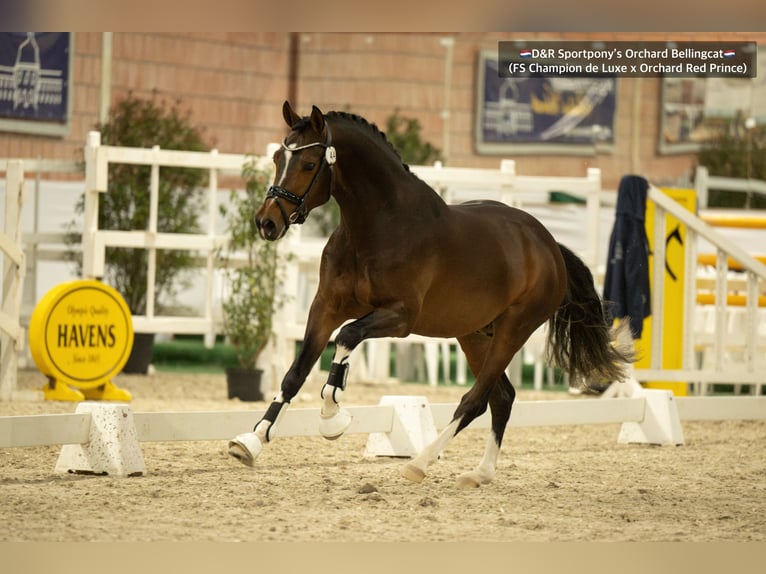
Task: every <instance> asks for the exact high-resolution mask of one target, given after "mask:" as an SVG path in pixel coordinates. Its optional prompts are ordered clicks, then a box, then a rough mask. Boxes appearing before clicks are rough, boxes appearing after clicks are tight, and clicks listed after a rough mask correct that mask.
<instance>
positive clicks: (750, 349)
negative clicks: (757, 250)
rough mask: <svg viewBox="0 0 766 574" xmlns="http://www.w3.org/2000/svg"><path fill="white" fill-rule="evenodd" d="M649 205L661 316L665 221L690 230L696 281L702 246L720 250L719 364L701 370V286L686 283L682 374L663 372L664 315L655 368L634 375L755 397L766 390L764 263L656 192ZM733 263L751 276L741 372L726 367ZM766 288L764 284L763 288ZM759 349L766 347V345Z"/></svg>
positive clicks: (688, 257) (656, 335)
mask: <svg viewBox="0 0 766 574" xmlns="http://www.w3.org/2000/svg"><path fill="white" fill-rule="evenodd" d="M648 200H649V201H652V202H653V203H654V205H655V223H654V233H655V236H654V253H653V256H654V261H653V265H654V277H653V283H652V286H651V290H652V302H651V304H652V309H654V310H660V309H662V306H663V299H662V297H663V292H664V278H665V237H664V233H665V218H666V216H667V215H672V216H673V217H675V218H676V219H677V220H678V221H679V222H680V223H682V224H683V225H685V226H686V233H687V240H686V241H685V245H684V250H685V251H684V257H685V270H684V272H685V276H686V277H689V278H695V279H696V277H697V243H698V239H699V238H704V239H705V240H706V241H708V242H709V243H711V244H712V245H714V246H715V248H716V274H715V282H714V290H715V328H714V337H713V341H712V353H713V356H714V362H713V366H712V369H711V368H707V367H705V368H700V367H699V366H697V364H696V363H697V357H696V350H695V347H696V345H697V343H698V341H697V339H698V338H699V331H700V329H698V328H697V326H696V325H695V319H696V315H697V314H696V313H695V307H696V305H697V303H696V301H697V281H695V280H690V281H685V283H684V290H685V293H684V297H683V299H684V314H683V324H684V328H683V333H684V338H683V352H682V367H681V368H680V369H667V368H662V367H661V365H662V353H663V320H662V313H654V314H653V321H652V344H651V368H650V369H640V370H636V371H635V375H636V378H637V379H638V380H639V381H648V380H662V381H678V382H689V383H693V384H699V385H700V392H701V393H705V392H706V390H707V386H708V385H709V384H711V383H735V384H752V385H755V391H756V393H760V391H761V386H762V385H764V384H766V372H763V371H761V372H759V371H758V370H757V369H756V362H755V360H756V352H757V347H758V345H759V333H758V327H759V323H758V317H759V313H758V295H759V290H760V289H762V288H761V287H759V282H766V265H764V264H763V263H761V262H759V261H758V260H757V259H755V258H754V257H753V256H752V255H750V254H749V253H748V252H747V251H746V250H745V249H743V248H742V247H740V246H739V245H737V244H736V243H734V242H733V241H731V240H730V239H728V238H727V237H725V236H724V235H722V234H721V233H720V232H718V231H717V230H715V229H714V228H713V227H711V226H709V225H708V224H706V223H705V222H704V221H702V220H701V219H700V218H698V217H697V216H695V215H694V214H693V213H691V212H689V211H688V210H686V209H685V208H683V207H682V206H681V205H679V204H678V203H676V202H675V201H674V200H673V199H671V198H670V197H669V196H667V195H666V194H664V193H663V192H662V191H660V190H659V189H657V188H656V187H653V186H650V188H649V194H648ZM728 257H732V258H734V259H736V260H737V261H738V262H739V263H740V264H741V265H742V266H743V267H744V269H745V276H746V281H745V285H746V293H747V302H746V313H745V317H746V320H745V327H744V333H743V335H744V337H743V343H744V345H743V346H744V362H743V365H742V367H743V368H742V369H736V368H735V367H734V366H733V365H731V364H725V363H724V351H725V349H726V346H727V328H726V322H727V305H726V301H727V295H728V289H727V282H728V267H727V260H728ZM763 284H766V283H761V285H763ZM760 344H762V345H763V344H766V342H762V343H760Z"/></svg>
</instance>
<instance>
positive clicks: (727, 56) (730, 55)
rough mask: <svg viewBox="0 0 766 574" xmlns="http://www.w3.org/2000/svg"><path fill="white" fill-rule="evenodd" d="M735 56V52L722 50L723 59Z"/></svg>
mask: <svg viewBox="0 0 766 574" xmlns="http://www.w3.org/2000/svg"><path fill="white" fill-rule="evenodd" d="M736 55H737V52H735V51H734V50H724V51H723V57H724V58H733V57H734V56H736Z"/></svg>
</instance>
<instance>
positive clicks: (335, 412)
mask: <svg viewBox="0 0 766 574" xmlns="http://www.w3.org/2000/svg"><path fill="white" fill-rule="evenodd" d="M342 394H343V391H341V390H340V389H339V388H337V387H333V386H331V385H325V386H324V387H323V388H322V396H323V397H324V405H323V406H322V410H321V412H320V414H319V432H320V434H321V435H322V436H323V437H325V438H326V439H327V440H335V439H337V438H339V437H340V436H341V435H342V434H343V433H344V432H346V429H348V427H349V425H351V419H352V418H353V417H352V416H351V413H349V412H348V411H347V410H346V409H344V408H341V406H340V405H338V403H337V401H338V400H340V397H341V395H342Z"/></svg>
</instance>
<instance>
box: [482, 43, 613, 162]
mask: <svg viewBox="0 0 766 574" xmlns="http://www.w3.org/2000/svg"><path fill="white" fill-rule="evenodd" d="M477 88H478V93H477V98H476V101H477V110H476V149H477V152H479V153H484V154H506V155H507V154H524V153H535V154H541V153H542V154H545V153H549V154H573V155H593V154H595V153H604V152H605V153H609V152H611V151H612V148H613V145H614V121H615V102H616V90H617V80H616V78H614V77H596V78H588V77H586V78H577V77H542V76H531V77H519V78H513V77H511V78H506V77H501V76H500V74H499V73H498V55H497V53H493V52H481V53H480V54H479V61H478V81H477Z"/></svg>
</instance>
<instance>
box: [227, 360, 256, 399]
mask: <svg viewBox="0 0 766 574" xmlns="http://www.w3.org/2000/svg"><path fill="white" fill-rule="evenodd" d="M262 379H263V371H262V370H260V369H245V368H242V367H229V368H227V369H226V385H227V387H228V389H229V398H230V399H235V398H238V399H239V400H241V401H262V400H264V398H265V396H264V394H263V389H262V388H261V381H262Z"/></svg>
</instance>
